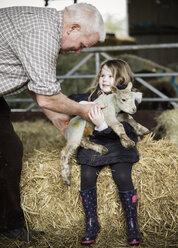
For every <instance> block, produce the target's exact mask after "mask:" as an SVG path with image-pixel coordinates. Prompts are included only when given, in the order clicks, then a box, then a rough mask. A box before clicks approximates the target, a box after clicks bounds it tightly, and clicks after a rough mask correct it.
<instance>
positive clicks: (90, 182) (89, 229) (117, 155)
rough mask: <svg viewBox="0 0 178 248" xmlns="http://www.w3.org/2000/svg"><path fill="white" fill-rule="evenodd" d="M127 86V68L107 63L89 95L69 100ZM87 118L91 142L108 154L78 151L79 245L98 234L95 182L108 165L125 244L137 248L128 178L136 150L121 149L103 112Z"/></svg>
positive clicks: (131, 134)
mask: <svg viewBox="0 0 178 248" xmlns="http://www.w3.org/2000/svg"><path fill="white" fill-rule="evenodd" d="M129 82H133V76H132V71H131V69H130V67H129V65H128V64H127V63H126V62H125V61H123V60H121V59H111V60H107V61H104V62H103V63H102V64H101V67H100V71H99V73H98V75H97V77H96V78H95V80H94V82H93V84H92V86H91V88H90V89H89V94H79V95H72V96H71V98H72V99H73V100H75V101H78V102H80V101H83V100H85V101H87V100H89V101H93V100H95V99H96V98H97V97H98V95H99V94H109V93H110V92H111V86H112V85H115V86H117V87H118V88H120V89H123V88H125V87H126V86H127V84H128V83H129ZM89 116H90V119H91V120H92V122H93V123H94V125H95V131H94V132H93V134H92V135H91V136H90V141H92V142H95V143H97V144H101V145H104V146H105V147H107V149H108V153H107V154H105V155H100V154H99V153H97V152H95V151H93V150H90V149H85V148H83V147H80V148H79V149H78V153H77V163H78V164H80V165H81V191H80V198H81V200H82V203H83V207H84V210H85V215H86V233H85V235H84V237H83V238H82V244H91V243H93V242H95V240H96V236H97V233H98V232H99V230H100V225H99V223H98V219H97V194H96V181H97V177H98V175H99V172H100V171H101V169H102V168H103V166H105V165H109V166H110V168H111V172H112V176H113V179H114V181H115V183H116V185H117V187H118V193H119V196H120V200H121V202H122V206H123V209H124V212H125V217H126V223H127V235H128V243H129V244H130V245H139V243H140V241H141V239H140V236H139V230H138V226H137V214H136V201H137V199H138V196H137V194H136V189H134V186H133V183H132V178H131V171H132V165H133V163H135V162H137V161H138V160H139V156H138V152H137V149H136V147H132V148H128V149H126V148H124V147H123V146H122V145H121V143H120V139H119V137H118V136H117V134H116V133H114V131H113V130H112V129H111V128H110V127H108V126H107V124H106V123H105V120H104V116H103V112H102V111H101V110H100V109H99V108H97V107H96V108H95V109H94V110H93V111H91V112H90V113H89ZM123 125H124V128H125V131H126V133H127V135H128V136H129V137H130V138H131V139H132V140H134V141H135V142H137V136H136V134H135V133H134V132H133V129H132V127H131V126H130V125H129V124H128V123H126V122H124V123H123Z"/></svg>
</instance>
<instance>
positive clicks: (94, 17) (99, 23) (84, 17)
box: [65, 3, 106, 41]
mask: <svg viewBox="0 0 178 248" xmlns="http://www.w3.org/2000/svg"><path fill="white" fill-rule="evenodd" d="M65 12H66V13H67V15H68V17H69V19H68V21H69V22H71V23H79V24H81V31H82V32H84V31H85V32H86V33H87V34H91V33H98V34H99V41H104V40H105V36H106V32H105V26H104V21H103V18H102V16H101V14H100V12H99V11H98V9H97V8H96V7H95V6H93V5H91V4H88V3H76V4H72V5H70V6H67V7H65Z"/></svg>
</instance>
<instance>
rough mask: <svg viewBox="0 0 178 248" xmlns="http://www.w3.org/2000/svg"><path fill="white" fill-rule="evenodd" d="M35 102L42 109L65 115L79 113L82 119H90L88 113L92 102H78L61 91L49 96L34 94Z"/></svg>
mask: <svg viewBox="0 0 178 248" xmlns="http://www.w3.org/2000/svg"><path fill="white" fill-rule="evenodd" d="M36 102H37V104H38V105H39V106H40V108H42V109H45V110H51V111H53V112H57V113H63V114H67V115H79V116H81V117H82V118H83V119H85V120H88V121H90V118H89V116H88V113H89V111H90V110H91V108H92V107H93V104H86V105H82V104H79V103H77V102H75V101H73V100H71V99H69V98H68V97H67V96H65V95H63V94H62V93H59V94H57V95H51V96H47V95H39V94H36Z"/></svg>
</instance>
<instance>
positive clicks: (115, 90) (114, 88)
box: [111, 85, 119, 93]
mask: <svg viewBox="0 0 178 248" xmlns="http://www.w3.org/2000/svg"><path fill="white" fill-rule="evenodd" d="M118 91H119V90H118V88H117V87H116V86H114V85H113V86H111V92H112V93H117V92H118Z"/></svg>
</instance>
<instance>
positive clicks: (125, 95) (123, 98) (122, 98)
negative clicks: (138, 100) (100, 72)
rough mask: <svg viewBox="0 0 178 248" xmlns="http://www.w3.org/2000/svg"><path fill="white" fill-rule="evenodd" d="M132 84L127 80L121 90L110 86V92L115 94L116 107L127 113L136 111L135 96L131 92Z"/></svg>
mask: <svg viewBox="0 0 178 248" xmlns="http://www.w3.org/2000/svg"><path fill="white" fill-rule="evenodd" d="M132 86H133V85H132V83H131V82H129V83H128V85H127V87H126V88H125V89H123V90H119V89H118V88H117V87H115V86H112V89H111V90H112V93H114V94H115V98H116V105H117V107H118V109H119V110H121V111H123V112H126V113H128V114H134V113H135V112H136V105H135V96H134V94H132V92H131V89H132Z"/></svg>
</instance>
